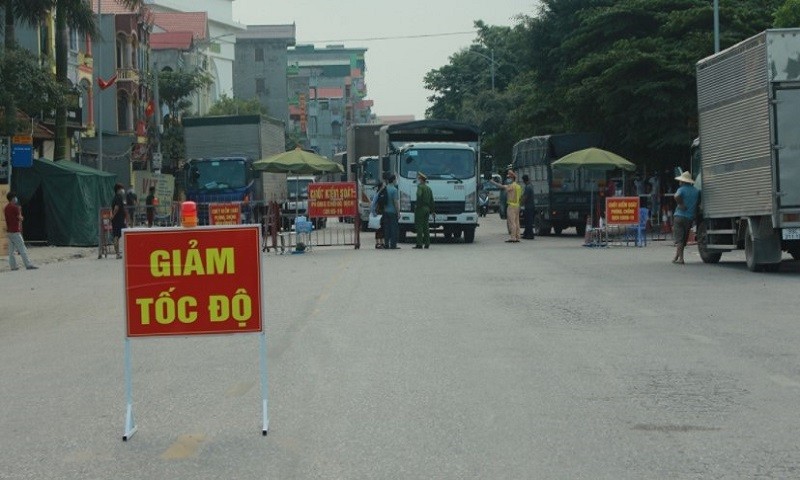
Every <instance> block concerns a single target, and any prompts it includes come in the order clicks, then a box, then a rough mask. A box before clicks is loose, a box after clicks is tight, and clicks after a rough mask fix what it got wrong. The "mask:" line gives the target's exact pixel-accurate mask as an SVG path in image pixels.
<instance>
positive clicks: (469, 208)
mask: <svg viewBox="0 0 800 480" xmlns="http://www.w3.org/2000/svg"><path fill="white" fill-rule="evenodd" d="M477 195H478V194H477V193H476V192H472V193H469V194H467V198H465V199H464V211H465V212H474V211H475V198H476V197H477Z"/></svg>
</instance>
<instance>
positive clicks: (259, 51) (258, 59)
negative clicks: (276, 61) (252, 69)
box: [256, 47, 264, 62]
mask: <svg viewBox="0 0 800 480" xmlns="http://www.w3.org/2000/svg"><path fill="white" fill-rule="evenodd" d="M263 61H264V49H263V48H260V47H256V62H263Z"/></svg>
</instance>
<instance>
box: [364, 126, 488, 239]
mask: <svg viewBox="0 0 800 480" xmlns="http://www.w3.org/2000/svg"><path fill="white" fill-rule="evenodd" d="M379 137H380V152H381V153H380V155H381V161H382V164H383V165H382V171H383V172H384V173H391V174H394V175H395V176H396V178H397V189H398V192H399V196H400V212H399V215H398V216H399V221H400V239H401V240H403V239H405V236H406V234H407V233H408V232H413V231H414V203H415V202H416V194H417V173H418V172H423V173H424V174H425V175H426V176H427V178H428V185H429V186H430V188H431V190H432V191H433V199H434V203H435V208H434V210H435V214H434V216H433V221H432V222H430V229H431V230H432V231H441V232H442V233H443V234H444V237H445V238H459V237H460V236H461V235H462V234H463V235H464V242H466V243H472V242H473V241H474V239H475V228H476V227H477V226H478V212H477V199H478V182H479V180H480V177H479V163H478V162H479V158H480V130H479V129H478V128H477V127H475V126H472V125H467V124H464V123H458V122H452V121H449V120H420V121H416V122H407V123H397V124H393V125H386V126H384V127H381V130H380V135H379Z"/></svg>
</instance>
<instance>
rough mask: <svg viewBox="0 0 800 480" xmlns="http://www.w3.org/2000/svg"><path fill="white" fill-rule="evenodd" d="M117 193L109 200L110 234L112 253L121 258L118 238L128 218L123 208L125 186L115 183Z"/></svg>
mask: <svg viewBox="0 0 800 480" xmlns="http://www.w3.org/2000/svg"><path fill="white" fill-rule="evenodd" d="M116 187H117V194H116V195H114V200H112V201H111V235H112V236H113V237H114V253H116V254H117V258H122V254H121V253H120V252H119V239H120V237H122V229H123V228H125V225H126V224H127V220H128V211H127V210H126V209H125V187H123V186H122V185H120V184H117V185H116Z"/></svg>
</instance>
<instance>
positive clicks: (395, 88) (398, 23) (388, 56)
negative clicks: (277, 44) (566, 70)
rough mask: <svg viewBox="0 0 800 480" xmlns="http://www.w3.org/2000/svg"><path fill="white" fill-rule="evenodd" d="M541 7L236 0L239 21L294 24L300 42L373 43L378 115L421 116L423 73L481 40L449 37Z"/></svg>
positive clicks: (443, 1)
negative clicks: (481, 21)
mask: <svg viewBox="0 0 800 480" xmlns="http://www.w3.org/2000/svg"><path fill="white" fill-rule="evenodd" d="M536 5H537V2H536V0H400V1H391V2H389V1H385V0H343V1H339V2H334V1H332V0H294V1H286V0H235V1H234V2H233V19H234V20H235V21H238V22H240V23H243V24H245V25H247V24H250V25H274V24H287V23H293V22H294V23H295V24H296V25H297V43H298V44H308V43H314V44H315V45H316V46H317V47H323V48H324V46H325V45H326V44H328V43H340V44H344V45H345V46H346V47H352V48H356V47H364V48H367V49H368V50H367V53H366V57H365V61H366V65H367V71H366V74H365V77H366V82H367V98H369V99H372V100H374V102H375V105H374V107H373V112H374V113H376V114H377V115H414V116H415V117H416V118H417V119H422V118H424V116H425V109H426V108H427V107H428V106H429V104H428V101H427V97H428V96H430V95H431V92H430V91H429V90H426V89H425V88H424V87H423V81H422V79H423V77H424V76H425V74H426V73H427V72H428V71H430V70H432V69H435V68H440V67H442V66H444V65H446V64H447V63H448V57H449V56H450V55H452V54H454V53H456V52H457V51H459V50H461V49H463V48H465V47H468V46H469V45H470V44H471V43H472V42H473V40H475V38H476V36H475V34H474V33H466V34H463V33H459V34H455V35H446V34H452V33H457V32H474V28H473V23H474V21H475V20H483V21H484V22H486V23H487V24H489V25H508V26H511V25H515V24H517V23H518V22H517V21H516V20H515V18H514V17H515V16H516V15H519V14H522V13H524V14H527V15H534V14H535V11H536V8H537V7H536ZM387 37H388V39H386V40H378V39H379V38H387ZM398 37H412V38H398ZM413 37H416V38H413ZM488 63H489V62H488V61H487V66H486V68H487V69H488V68H489V64H488Z"/></svg>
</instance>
